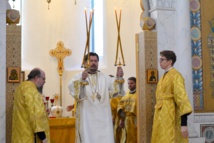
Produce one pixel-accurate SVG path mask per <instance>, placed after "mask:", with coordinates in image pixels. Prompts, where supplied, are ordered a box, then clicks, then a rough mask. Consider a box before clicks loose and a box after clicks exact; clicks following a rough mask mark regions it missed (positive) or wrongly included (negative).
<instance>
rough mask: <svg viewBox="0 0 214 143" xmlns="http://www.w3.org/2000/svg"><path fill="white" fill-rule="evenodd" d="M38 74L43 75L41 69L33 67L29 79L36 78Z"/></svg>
mask: <svg viewBox="0 0 214 143" xmlns="http://www.w3.org/2000/svg"><path fill="white" fill-rule="evenodd" d="M36 76H39V77H40V76H41V71H40V70H39V69H33V70H32V71H31V72H30V73H29V74H28V79H27V80H31V79H34V78H35V77H36Z"/></svg>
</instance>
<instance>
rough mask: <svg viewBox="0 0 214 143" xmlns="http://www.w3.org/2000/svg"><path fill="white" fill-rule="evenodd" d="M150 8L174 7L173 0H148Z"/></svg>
mask: <svg viewBox="0 0 214 143" xmlns="http://www.w3.org/2000/svg"><path fill="white" fill-rule="evenodd" d="M149 6H150V10H151V9H157V8H159V9H175V0H149Z"/></svg>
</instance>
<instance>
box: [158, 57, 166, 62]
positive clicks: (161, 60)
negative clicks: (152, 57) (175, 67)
mask: <svg viewBox="0 0 214 143" xmlns="http://www.w3.org/2000/svg"><path fill="white" fill-rule="evenodd" d="M165 60H166V61H167V59H164V58H160V59H159V61H160V62H163V61H165Z"/></svg>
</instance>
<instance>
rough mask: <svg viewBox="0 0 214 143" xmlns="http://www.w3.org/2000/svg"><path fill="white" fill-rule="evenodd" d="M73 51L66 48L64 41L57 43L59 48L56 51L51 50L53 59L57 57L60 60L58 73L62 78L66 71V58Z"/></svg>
mask: <svg viewBox="0 0 214 143" xmlns="http://www.w3.org/2000/svg"><path fill="white" fill-rule="evenodd" d="M71 53H72V52H71V50H70V49H66V48H65V47H64V43H63V42H62V41H59V42H57V47H56V48H55V49H54V50H50V52H49V54H50V55H51V56H53V57H56V58H57V59H58V68H57V71H58V73H59V75H60V76H62V73H63V71H64V63H63V62H64V61H63V60H64V58H65V57H66V56H70V55H71Z"/></svg>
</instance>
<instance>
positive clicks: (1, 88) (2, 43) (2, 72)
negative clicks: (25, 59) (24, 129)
mask: <svg viewBox="0 0 214 143" xmlns="http://www.w3.org/2000/svg"><path fill="white" fill-rule="evenodd" d="M6 3H7V0H0V79H1V80H0V143H5V141H6V138H5V137H6V108H5V107H6V90H5V89H6V87H5V85H6V84H5V83H6V16H5V15H6Z"/></svg>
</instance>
